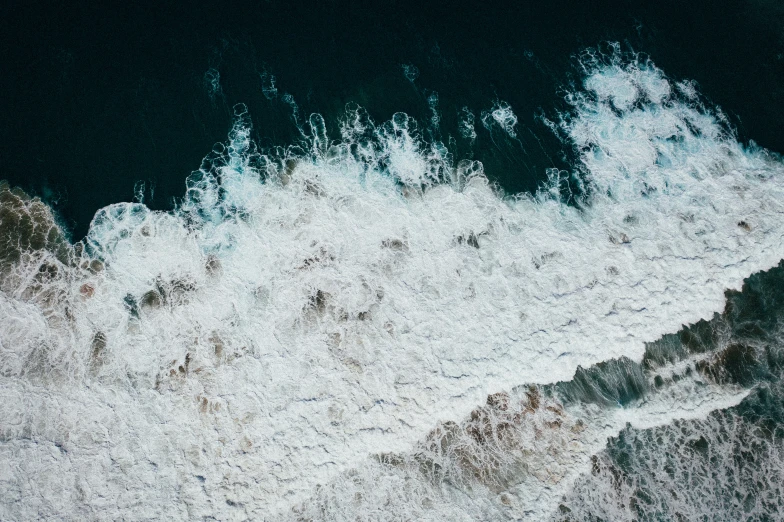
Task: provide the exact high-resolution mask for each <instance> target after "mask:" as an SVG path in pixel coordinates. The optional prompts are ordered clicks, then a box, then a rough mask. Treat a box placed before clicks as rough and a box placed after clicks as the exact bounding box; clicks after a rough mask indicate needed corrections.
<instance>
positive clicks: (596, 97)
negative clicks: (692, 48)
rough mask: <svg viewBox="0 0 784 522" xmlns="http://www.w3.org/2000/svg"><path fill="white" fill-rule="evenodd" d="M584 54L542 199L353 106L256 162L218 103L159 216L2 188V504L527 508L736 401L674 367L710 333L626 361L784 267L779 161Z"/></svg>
mask: <svg viewBox="0 0 784 522" xmlns="http://www.w3.org/2000/svg"><path fill="white" fill-rule="evenodd" d="M583 66H584V68H585V71H584V72H585V77H584V84H583V88H582V89H580V90H575V91H574V92H572V93H571V94H570V95H569V96H568V98H567V101H568V102H569V104H570V107H571V109H570V110H569V111H568V112H566V113H564V114H562V115H560V116H559V117H558V118H556V119H555V120H554V121H552V122H549V124H550V126H551V128H552V129H553V130H554V131H555V132H556V133H558V134H559V136H561V137H562V138H563V140H564V142H565V143H566V144H567V146H569V147H573V148H574V150H575V152H576V153H577V156H578V158H579V162H578V164H576V165H575V166H574V171H573V172H568V173H567V172H559V171H557V170H551V171H549V172H548V177H549V182H548V183H547V184H545V185H544V186H542V187H541V189H540V190H539V191H538V192H537V193H536V194H534V195H526V194H520V195H514V196H508V195H504V194H503V193H502V192H501V191H500V190H499V189H497V188H496V187H494V186H493V184H491V183H490V182H489V181H488V179H487V177H486V176H485V173H484V171H483V168H482V165H481V163H479V162H476V161H467V160H457V159H455V158H454V157H452V155H451V154H450V152H449V151H448V150H447V148H446V147H445V146H444V145H443V144H441V143H438V142H426V141H424V140H423V138H422V137H421V135H420V134H419V132H418V131H417V126H416V124H415V122H414V121H413V120H412V119H411V118H409V117H408V116H406V115H405V114H402V113H400V114H396V115H395V116H394V117H393V118H392V119H391V120H390V121H388V122H385V123H383V124H376V123H374V122H373V121H371V120H370V119H369V117H368V116H367V115H366V113H364V111H362V110H361V109H359V108H352V109H350V110H348V111H347V113H346V116H345V119H344V121H343V123H342V125H341V133H340V137H335V136H329V135H328V134H327V131H326V125H325V123H324V121H323V119H322V118H321V117H320V116H318V115H313V116H311V117H310V119H309V120H308V124H307V125H305V126H303V127H302V131H303V134H304V135H305V136H306V139H305V140H303V143H302V144H299V145H296V146H292V147H289V148H287V149H278V150H272V151H262V150H259V149H257V148H256V146H255V145H254V144H253V142H252V141H251V139H250V120H249V118H248V115H247V114H246V112H245V111H244V108H242V107H238V109H237V113H236V122H235V125H234V127H233V129H232V131H231V133H230V135H229V140H228V144H227V145H226V146H219V147H216V149H215V150H214V151H213V152H212V153H211V154H210V155H209V156H208V157H207V158H206V159H205V161H204V164H203V165H202V168H201V169H200V170H199V171H198V172H196V173H194V174H193V175H192V176H190V177H189V178H188V180H187V192H186V195H185V197H184V199H183V201H182V203H181V204H180V205H179V206H178V208H177V209H176V210H174V211H172V212H156V211H152V210H150V209H148V208H147V207H145V206H144V205H143V204H141V203H119V204H115V205H111V206H109V207H107V208H104V209H102V210H101V211H99V212H98V213H97V214H96V216H95V218H94V220H93V222H92V224H91V227H90V231H89V234H88V236H87V237H86V238H85V239H84V240H83V241H81V242H79V243H76V244H75V245H72V244H70V243H68V242H67V241H66V240H65V238H64V235H63V234H62V232H61V231H60V229H59V227H57V225H56V224H55V220H54V217H53V216H52V213H51V211H50V210H49V209H48V208H46V207H45V206H44V205H43V204H42V203H41V202H40V201H38V200H36V199H31V198H29V197H27V196H26V195H24V194H22V193H21V192H19V191H15V190H12V189H11V188H10V187H8V186H7V185H6V186H2V187H0V205H1V207H0V213H2V214H0V216H2V221H0V228H1V229H0V239H1V240H2V245H0V249H1V250H0V256H1V257H0V273H1V274H2V281H1V283H0V290H2V291H1V292H0V375H2V383H3V385H2V386H0V418H2V419H4V420H3V422H2V424H0V455H2V458H0V466H2V468H0V469H2V472H0V483H2V489H3V491H4V492H5V494H4V495H3V499H2V501H0V517H1V518H4V519H28V518H36V517H54V516H57V517H59V518H71V519H77V518H80V519H81V518H101V519H111V518H121V517H124V518H133V519H147V518H157V517H162V516H166V517H167V518H171V519H196V518H210V517H214V518H218V519H226V520H243V519H246V518H260V519H282V518H287V517H290V518H294V519H300V520H318V519H335V520H347V519H352V520H354V519H356V518H359V519H401V520H402V519H412V518H418V519H434V520H435V519H453V520H462V519H466V520H467V519H477V518H480V519H493V518H511V519H515V518H519V517H523V516H527V517H529V518H537V519H543V518H548V517H550V516H556V515H557V513H559V512H562V511H563V510H561V511H558V510H559V506H561V507H562V508H563V509H565V510H569V509H572V508H569V507H568V505H567V504H568V502H569V501H567V500H564V499H567V498H572V497H568V495H579V494H580V492H582V491H586V489H585V488H584V487H583V486H582V484H585V483H586V482H585V481H586V480H588V479H586V478H585V477H584V476H583V473H585V472H590V470H591V469H592V466H593V467H594V468H596V469H598V470H599V471H597V472H596V473H598V475H595V476H602V477H604V476H606V475H607V473H610V474H611V472H610V471H606V470H608V469H611V466H610V464H605V463H606V462H609V460H608V459H610V460H611V456H607V455H608V453H607V451H610V449H606V447H607V438H608V437H611V436H615V435H618V434H619V433H629V430H641V431H634V432H633V433H634V434H635V435H634V437H648V436H649V435H648V434H650V433H653V434H655V433H657V432H656V431H655V430H671V429H677V426H681V425H682V424H677V423H676V424H672V422H673V421H674V420H675V419H687V420H681V421H678V422H680V423H686V424H685V425H688V426H700V425H699V423H700V422H702V423H708V422H714V421H713V420H711V419H722V418H724V417H721V415H730V413H725V412H722V413H720V414H713V416H709V413H710V412H711V411H713V410H716V409H722V408H731V407H737V405H738V404H741V403H742V401H743V400H744V398H745V397H747V396H748V394H749V393H750V392H749V389H750V388H751V387H752V384H749V383H745V382H736V381H732V380H726V379H722V378H720V376H719V375H718V374H717V373H715V372H714V373H711V372H710V371H708V370H704V371H697V370H694V371H689V372H688V375H687V374H686V373H684V372H686V368H687V367H689V368H691V367H694V368H697V365H698V364H703V366H704V368H708V367H713V366H710V364H708V363H706V362H704V361H706V360H708V359H710V358H711V357H718V358H720V357H721V355H720V353H723V352H722V351H721V350H722V348H721V347H720V346H718V345H717V346H716V347H715V349H714V350H713V351H708V352H705V353H692V352H690V351H689V350H686V349H681V348H682V347H681V348H678V346H680V345H678V346H675V347H670V348H668V349H670V350H671V351H672V353H670V352H667V350H666V349H665V348H662V346H664V345H662V342H659V343H658V344H656V343H655V344H653V345H648V348H647V350H648V352H647V353H649V354H651V353H654V352H652V351H651V350H655V349H656V348H655V347H659V348H658V350H659V351H658V352H655V353H659V354H661V353H664V352H667V353H670V355H668V356H667V357H664V356H662V357H660V359H655V364H653V363H650V364H647V365H646V362H645V361H649V360H654V359H651V357H652V356H649V357H648V358H646V359H645V361H644V360H643V356H644V355H645V354H646V343H651V342H653V341H656V340H657V339H659V338H661V337H662V335H664V334H667V333H671V332H676V331H678V330H679V329H681V327H682V325H685V324H690V323H695V322H697V321H699V320H700V319H703V318H709V317H711V316H712V315H713V314H714V313H715V312H717V311H721V310H722V309H723V308H724V304H725V296H724V291H725V289H740V287H741V284H742V282H743V279H744V278H745V277H748V276H749V275H751V274H753V273H755V272H758V271H761V270H766V269H769V268H771V267H773V266H775V265H777V264H778V262H779V261H780V260H781V259H782V258H783V257H784V246H783V245H784V242H782V235H784V220H782V211H784V207H782V201H784V178H782V174H783V173H784V165H782V163H781V161H780V159H779V158H778V157H777V156H775V155H772V154H770V153H768V152H766V151H764V150H761V149H758V148H755V147H754V146H753V145H752V146H748V147H746V146H743V145H741V144H739V143H738V142H737V140H736V139H735V136H734V135H733V133H732V132H731V131H730V130H728V126H727V124H726V123H725V122H724V120H723V117H722V115H721V113H720V112H718V111H717V110H713V109H710V108H708V107H706V106H704V105H703V104H702V103H701V102H700V100H699V98H698V97H697V95H696V93H695V91H694V88H693V86H692V85H691V84H688V83H677V82H674V81H672V80H670V79H668V78H667V77H665V75H664V74H663V73H662V72H661V71H660V70H659V69H657V68H656V67H655V66H654V65H653V64H651V63H649V62H647V61H644V60H641V59H622V58H620V57H619V56H612V57H604V58H601V57H595V58H590V57H589V58H586V59H585V60H584V61H583ZM292 103H293V101H292ZM469 114H470V113H469ZM490 118H492V122H491V121H490ZM482 120H483V124H485V125H489V126H499V127H500V128H502V129H503V130H504V131H505V132H506V134H508V135H509V136H510V137H512V138H514V137H515V131H514V127H515V123H516V121H517V117H516V116H515V115H514V113H512V112H511V108H510V107H509V106H508V105H505V104H498V105H497V106H496V107H495V108H494V110H493V112H492V113H488V114H486V115H484V116H483V117H482ZM471 129H473V116H471ZM567 202H568V203H567ZM652 347H654V348H652ZM706 353H707V354H708V355H706ZM717 354H718V355H717ZM711 360H712V359H711ZM701 361H702V362H701ZM705 365H707V366H705ZM714 366H715V365H714ZM585 368H588V370H585ZM704 368H703V369H704ZM682 375H683V376H682ZM675 376H677V377H678V378H677V379H676V378H675ZM559 381H560V382H559ZM555 383H558V384H555ZM478 405H482V406H478ZM728 411H732V410H728ZM716 415H718V417H717V416H716ZM688 419H692V420H688ZM706 419H707V420H706ZM627 422H631V423H632V427H631V428H627V427H626V423H627ZM715 422H723V421H721V420H716V421H715ZM688 423H692V424H688ZM695 423H696V424H695ZM671 426H676V428H672V427H671ZM694 429H701V428H694ZM650 430H653V431H650ZM637 433H640V434H641V435H636V434H637ZM650 436H655V435H650ZM640 440H643V439H642V438H640ZM592 457H594V458H593V460H592ZM640 458H641V459H642V458H643V457H640ZM597 459H598V460H597ZM640 466H642V465H640ZM646 469H648V468H646ZM602 473H604V475H602ZM607 476H608V475H607ZM581 477H582V478H581ZM596 480H599V479H596ZM607 480H610V479H609V478H608V479H607ZM640 480H642V479H640ZM573 485H576V486H575V487H576V488H577V489H574V490H573ZM585 487H588V488H589V490H590V487H589V486H585ZM580 488H583V489H580ZM593 491H595V490H593ZM601 491H604V490H601ZM589 492H590V491H589ZM629 494H631V493H628V492H627V490H625V489H622V488H621V489H620V490H618V492H617V494H616V497H617V498H619V499H620V498H621V497H623V496H624V495H626V496H628V495H629ZM607 495H610V496H611V494H610V493H607ZM610 496H607V497H606V498H610ZM616 497H612V499H613V502H617V503H620V504H623V505H629V504H628V502H626V501H624V500H617V501H616V500H615V498H616ZM573 498H574V499H577V500H571V502H572V504H569V505H572V506H573V508H574V510H575V512H576V511H577V510H578V507H577V506H578V504H579V503H580V502H582V503H583V504H580V505H587V504H586V503H588V502H589V501H591V499H593V498H594V497H590V498H589V497H586V496H585V495H583V496H582V497H579V498H578V497H573ZM624 498H625V497H624ZM586 499H587V500H586ZM624 502H626V503H624ZM620 504H619V505H620ZM608 505H609V504H608ZM607 509H610V508H609V507H607ZM619 509H620V508H619Z"/></svg>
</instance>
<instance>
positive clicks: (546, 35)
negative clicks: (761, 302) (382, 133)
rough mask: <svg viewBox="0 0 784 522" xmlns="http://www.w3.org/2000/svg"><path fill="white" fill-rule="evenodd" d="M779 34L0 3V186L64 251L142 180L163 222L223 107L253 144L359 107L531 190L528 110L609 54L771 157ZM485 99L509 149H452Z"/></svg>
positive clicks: (476, 8)
mask: <svg viewBox="0 0 784 522" xmlns="http://www.w3.org/2000/svg"><path fill="white" fill-rule="evenodd" d="M782 22H784V9H782V8H781V6H780V5H779V4H777V3H776V2H768V1H762V0H755V1H745V2H720V3H716V2H709V1H696V2H676V1H660V2H632V1H625V0H603V1H598V2H575V1H563V0H557V1H552V2H527V1H506V2H493V1H491V2H440V1H436V2H410V1H400V0H394V1H383V2H369V3H356V2H337V1H324V2H312V3H311V2H309V3H300V2H289V1H277V0H268V1H259V2H231V1H230V2H199V3H196V4H193V5H185V4H183V5H166V6H161V5H156V6H148V7H141V6H137V5H135V4H133V3H119V2H117V3H108V4H98V3H94V2H82V1H74V2H45V1H36V2H32V1H31V2H16V1H12V2H6V3H4V4H3V5H2V6H0V50H1V51H2V59H0V63H2V74H1V75H0V100H2V102H1V104H0V107H2V109H1V110H2V113H0V114H1V116H0V140H1V141H2V144H3V145H2V149H0V169H2V170H1V173H0V178H5V179H7V180H8V181H9V182H10V183H11V184H12V185H15V186H19V187H21V188H23V189H25V190H27V191H29V192H31V193H33V194H36V195H39V196H41V197H43V198H44V199H45V200H46V201H47V202H49V203H51V204H52V205H53V206H54V207H55V209H56V210H57V212H58V213H59V215H60V217H61V220H62V222H63V223H64V225H65V226H66V227H67V228H68V230H69V231H70V233H71V234H72V236H73V237H74V238H75V239H79V238H81V237H82V236H83V235H84V234H85V233H86V231H87V226H88V225H89V223H90V220H91V219H92V216H93V214H94V213H95V211H96V210H98V209H99V208H101V207H103V206H105V205H107V204H110V203H113V202H117V201H127V200H129V199H131V198H132V197H133V196H134V193H135V192H134V186H135V184H136V183H137V182H139V181H144V182H145V183H146V187H147V194H146V197H145V202H146V204H148V205H149V206H151V207H152V208H157V209H167V208H171V205H172V200H173V198H180V197H181V196H182V195H183V193H184V179H185V177H186V176H187V175H188V174H189V173H190V172H191V171H193V170H195V169H197V168H198V166H199V164H200V162H201V159H202V158H203V157H204V156H205V155H206V153H207V152H208V151H209V150H210V149H211V148H212V146H213V144H214V143H216V142H219V141H223V140H225V137H226V133H227V131H228V129H229V127H230V125H231V116H232V107H233V105H234V104H236V103H245V104H246V105H247V106H248V108H249V113H250V117H251V119H252V120H253V123H254V138H255V139H256V140H257V141H258V142H260V143H261V144H263V145H267V146H288V145H291V144H292V143H295V142H296V141H297V139H299V138H300V137H301V136H300V134H299V131H298V130H297V128H296V126H295V124H294V121H293V119H294V118H293V110H292V106H291V102H293V103H295V104H296V106H297V107H298V114H299V118H300V119H301V120H302V119H304V118H307V117H308V116H309V115H310V114H311V113H313V112H319V113H321V114H323V115H324V117H325V119H326V122H327V125H328V126H329V127H330V129H331V130H332V132H333V134H335V131H336V129H337V126H338V123H339V118H340V117H341V116H342V114H343V112H344V109H345V106H346V104H349V103H356V104H359V105H361V106H362V107H363V108H365V109H366V110H367V111H368V113H369V114H370V115H371V117H372V118H373V119H374V120H376V121H379V122H380V121H385V120H388V119H389V118H391V117H392V115H393V114H394V113H396V112H401V111H402V112H406V113H407V114H409V115H411V116H413V117H415V118H416V119H417V120H418V121H419V122H420V125H421V128H422V130H423V131H424V132H423V134H425V136H426V137H430V138H432V139H437V140H441V141H443V142H444V143H447V144H450V141H451V142H454V143H451V147H450V151H452V152H453V153H454V154H455V155H456V156H459V157H463V156H465V157H474V158H478V159H480V160H481V161H482V162H483V163H484V164H485V166H486V171H487V172H488V174H489V176H490V177H491V178H492V179H494V180H496V181H497V182H498V183H500V184H501V186H503V187H504V188H505V189H506V190H507V191H508V192H510V193H515V192H519V191H531V190H533V189H535V188H536V187H537V185H538V184H539V183H541V181H542V180H543V179H544V170H545V169H546V168H548V167H558V168H562V169H569V168H570V164H571V163H570V159H571V157H570V155H571V151H570V150H568V147H567V148H566V150H564V149H565V148H564V147H563V146H562V145H561V143H560V142H559V141H558V140H557V139H556V138H555V136H554V135H553V133H552V132H551V131H550V130H549V129H548V128H546V127H545V126H544V125H543V124H542V123H541V116H546V117H550V118H552V117H554V115H555V113H556V112H557V111H559V110H563V109H564V108H565V107H564V103H563V99H562V98H563V94H564V92H565V90H566V89H568V88H569V87H570V86H572V85H573V83H574V82H578V83H579V81H580V72H579V70H578V68H577V67H576V63H577V60H576V57H577V56H579V54H580V53H581V52H583V51H584V50H585V49H586V48H596V47H597V46H598V47H600V46H601V45H602V44H603V42H607V41H613V42H619V43H620V45H621V46H622V47H623V48H624V49H626V50H633V51H636V52H642V53H647V54H648V55H650V56H651V57H652V59H653V61H654V62H655V63H656V64H657V65H658V66H659V67H661V68H662V69H663V70H664V71H666V72H667V74H669V75H672V76H673V77H676V78H689V79H692V80H695V81H697V82H698V84H699V90H700V91H701V92H702V93H703V94H704V95H705V96H706V97H707V98H708V99H709V100H711V101H712V102H715V103H717V104H718V105H720V106H721V107H722V109H723V110H724V111H725V112H726V113H727V114H728V116H729V117H730V121H731V122H732V124H733V125H735V126H736V127H737V129H738V131H739V134H740V138H741V139H742V140H748V139H754V140H755V141H756V142H757V143H759V144H761V145H762V146H764V147H767V148H769V149H771V150H774V151H784V133H782V131H781V122H780V115H781V114H782V113H784V91H783V90H782V89H783V88H782V85H784V36H782V31H781V26H782ZM404 66H405V67H407V69H404ZM406 70H408V71H409V73H408V75H406V73H405V71H406ZM412 80H413V81H412ZM286 95H289V96H290V98H287V97H286ZM287 100H288V102H287ZM435 100H437V102H435ZM497 101H503V102H506V103H508V104H509V105H510V106H511V108H512V109H513V111H514V113H515V114H516V115H517V117H518V118H519V132H517V135H518V138H519V141H517V142H514V143H507V142H504V140H493V139H492V136H491V134H490V133H489V132H488V131H487V130H486V129H484V128H483V127H482V125H481V124H478V125H477V127H478V129H479V132H478V133H477V136H476V140H475V143H473V144H469V143H467V142H466V140H465V139H463V138H461V135H460V132H459V128H458V122H459V118H460V117H461V116H463V115H464V112H462V110H463V108H464V107H465V108H466V109H467V110H468V111H471V112H472V113H473V114H474V117H475V119H476V121H477V123H479V120H480V118H481V113H482V111H488V110H491V109H492V108H493V105H494V103H495V102H497ZM431 106H432V107H431ZM433 109H435V110H436V111H437V113H438V116H439V118H440V121H439V122H438V124H437V125H433V124H432V122H431V118H432V115H433V112H432V110H433ZM152 187H154V190H153V191H150V188H152Z"/></svg>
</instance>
